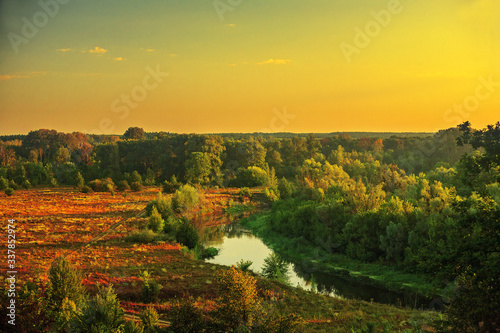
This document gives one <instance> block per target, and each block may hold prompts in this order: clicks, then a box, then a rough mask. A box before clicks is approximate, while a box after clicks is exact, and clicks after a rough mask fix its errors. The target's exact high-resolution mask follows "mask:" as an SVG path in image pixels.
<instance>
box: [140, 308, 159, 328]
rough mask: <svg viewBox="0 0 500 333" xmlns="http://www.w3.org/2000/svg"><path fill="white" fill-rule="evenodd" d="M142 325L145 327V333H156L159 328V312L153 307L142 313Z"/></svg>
mask: <svg viewBox="0 0 500 333" xmlns="http://www.w3.org/2000/svg"><path fill="white" fill-rule="evenodd" d="M139 317H141V321H142V324H143V325H144V328H145V332H156V328H157V326H158V320H159V319H160V317H159V316H158V312H156V310H155V308H153V307H152V306H148V307H147V308H146V309H145V310H144V311H142V312H141V314H140V316H139Z"/></svg>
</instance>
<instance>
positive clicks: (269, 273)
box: [262, 253, 289, 280]
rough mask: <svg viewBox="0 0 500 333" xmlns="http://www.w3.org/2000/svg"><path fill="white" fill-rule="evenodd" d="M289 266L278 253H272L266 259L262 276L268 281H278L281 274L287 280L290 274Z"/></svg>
mask: <svg viewBox="0 0 500 333" xmlns="http://www.w3.org/2000/svg"><path fill="white" fill-rule="evenodd" d="M288 270H289V264H288V263H287V262H286V261H285V260H284V259H283V258H281V257H280V256H279V255H278V254H276V253H271V254H270V255H269V256H268V257H267V258H265V259H264V265H263V266H262V276H264V277H266V278H268V279H275V280H277V279H278V277H279V275H280V274H281V275H282V276H283V278H285V279H286V276H287V274H288Z"/></svg>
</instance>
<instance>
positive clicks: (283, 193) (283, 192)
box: [278, 177, 295, 199]
mask: <svg viewBox="0 0 500 333" xmlns="http://www.w3.org/2000/svg"><path fill="white" fill-rule="evenodd" d="M294 191H295V189H294V186H293V184H292V183H291V182H289V181H288V180H286V178H285V177H283V178H281V179H280V180H279V181H278V192H279V194H280V197H281V198H282V199H288V198H291V197H292V195H293V192H294Z"/></svg>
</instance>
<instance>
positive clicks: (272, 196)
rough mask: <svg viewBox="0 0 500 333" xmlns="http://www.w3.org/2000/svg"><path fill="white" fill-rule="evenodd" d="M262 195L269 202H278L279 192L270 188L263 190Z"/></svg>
mask: <svg viewBox="0 0 500 333" xmlns="http://www.w3.org/2000/svg"><path fill="white" fill-rule="evenodd" d="M264 195H265V196H266V199H267V200H269V201H271V202H275V201H277V200H279V198H280V194H279V192H278V191H277V190H276V189H272V188H266V189H265V190H264Z"/></svg>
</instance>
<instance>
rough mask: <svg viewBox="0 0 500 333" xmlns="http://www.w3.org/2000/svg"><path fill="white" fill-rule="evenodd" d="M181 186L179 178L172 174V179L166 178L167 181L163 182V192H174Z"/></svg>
mask: <svg viewBox="0 0 500 333" xmlns="http://www.w3.org/2000/svg"><path fill="white" fill-rule="evenodd" d="M181 186H182V184H181V183H179V182H178V181H177V178H175V176H172V178H171V179H170V181H168V180H165V182H164V183H163V188H162V191H163V193H174V192H175V191H177V190H178V189H179V188H180V187H181Z"/></svg>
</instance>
